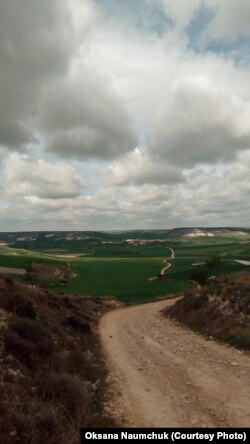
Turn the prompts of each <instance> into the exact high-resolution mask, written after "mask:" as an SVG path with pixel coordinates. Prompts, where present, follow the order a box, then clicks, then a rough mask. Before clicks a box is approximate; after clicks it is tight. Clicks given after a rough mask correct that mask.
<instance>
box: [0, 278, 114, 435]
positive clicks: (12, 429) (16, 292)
mask: <svg viewBox="0 0 250 444" xmlns="http://www.w3.org/2000/svg"><path fill="white" fill-rule="evenodd" d="M116 305H117V302H116V301H115V300H114V299H107V298H91V297H79V296H74V295H64V294H63V293H61V294H58V293H53V292H51V291H49V290H46V289H39V288H35V289H34V288H30V287H28V286H27V285H24V284H21V283H16V282H12V281H11V279H10V278H0V362H1V367H0V442H1V444H14V443H19V442H23V443H27V444H29V443H30V444H31V443H32V444H33V443H42V442H44V440H46V442H47V444H52V443H53V444H55V443H60V444H66V443H67V444H68V443H70V444H75V443H78V442H79V428H80V427H81V426H82V427H87V426H93V427H98V426H100V427H101V426H102V427H105V426H106V425H109V426H110V425H112V424H113V425H115V423H114V421H113V419H112V418H109V417H108V416H107V414H106V413H105V411H104V408H103V397H104V390H105V381H106V376H107V375H106V370H105V366H104V362H103V359H102V352H101V348H100V343H99V339H98V334H97V331H96V325H97V321H98V319H99V317H100V316H101V315H102V313H104V312H105V311H107V310H109V309H111V308H112V307H115V306H116Z"/></svg>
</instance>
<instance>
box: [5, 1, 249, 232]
mask: <svg viewBox="0 0 250 444" xmlns="http://www.w3.org/2000/svg"><path fill="white" fill-rule="evenodd" d="M249 23H250V2H249V0H237V1H236V0H220V1H218V0H43V1H41V0H0V231H8V230H11V231H18V230H20V231H22V230H87V229H99V230H100V229H131V228H171V227H176V226H249V201H250V199H249V195H250V186H249V170H250V75H249V74H250V73H249V67H250V51H249V50H250V27H249Z"/></svg>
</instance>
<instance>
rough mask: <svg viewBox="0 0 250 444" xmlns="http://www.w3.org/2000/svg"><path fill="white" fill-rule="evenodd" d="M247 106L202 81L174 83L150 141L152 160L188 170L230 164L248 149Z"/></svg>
mask: <svg viewBox="0 0 250 444" xmlns="http://www.w3.org/2000/svg"><path fill="white" fill-rule="evenodd" d="M249 112H250V102H249V101H247V100H246V101H244V100H242V99H241V98H240V97H239V96H237V95H236V94H233V93H231V92H228V91H226V90H225V91H224V90H223V88H220V87H217V85H212V83H211V81H209V80H208V79H206V77H194V78H190V79H184V80H183V79H181V80H179V81H177V82H176V83H175V84H174V86H173V87H172V89H170V94H169V99H168V102H167V107H165V108H164V107H163V111H162V114H161V117H160V118H159V121H158V122H157V124H156V128H155V131H154V134H153V137H152V138H151V141H150V147H151V150H152V151H153V152H154V154H155V156H159V157H161V158H165V159H168V160H169V161H171V162H174V163H175V164H178V165H182V166H189V167H190V166H192V165H194V164H196V163H213V162H217V161H219V160H220V161H221V160H224V161H228V160H232V159H233V158H234V157H236V156H237V154H238V152H239V151H240V150H243V149H248V148H249V147H250V124H249V121H248V119H247V116H248V115H249Z"/></svg>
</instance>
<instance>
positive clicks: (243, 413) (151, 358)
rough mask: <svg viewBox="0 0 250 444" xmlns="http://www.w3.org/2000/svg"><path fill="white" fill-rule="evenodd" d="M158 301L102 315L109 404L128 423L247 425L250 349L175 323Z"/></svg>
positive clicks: (206, 425) (133, 424) (248, 417)
mask: <svg viewBox="0 0 250 444" xmlns="http://www.w3.org/2000/svg"><path fill="white" fill-rule="evenodd" d="M172 303H173V300H172V301H160V302H155V303H151V304H145V305H140V306H133V307H129V308H123V309H118V310H115V311H112V312H109V313H107V314H106V315H105V316H103V318H102V319H101V321H100V327H99V331H100V335H101V339H102V343H103V346H104V351H105V355H106V359H107V363H108V366H109V370H110V376H109V381H110V393H109V396H111V398H110V399H109V401H108V403H107V406H106V408H107V410H108V411H109V412H110V411H111V412H112V413H113V414H114V415H115V416H117V417H118V419H120V420H121V422H122V423H123V424H124V425H125V426H128V427H133V426H134V427H135V426H138V427H147V426H148V427H180V426H182V427H188V426H193V427H196V426H197V427H249V426H250V356H249V355H248V354H245V353H243V352H241V351H238V350H236V349H233V348H231V347H229V346H226V345H221V344H218V343H216V342H215V341H210V340H206V339H205V338H203V337H201V336H199V335H197V334H195V333H193V332H191V331H190V330H187V329H185V328H183V327H180V326H179V325H178V324H176V323H175V322H174V321H171V320H169V319H168V318H166V317H164V316H163V315H162V313H161V310H162V309H163V308H164V307H165V306H166V305H170V304H172Z"/></svg>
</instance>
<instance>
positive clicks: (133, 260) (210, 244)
mask: <svg viewBox="0 0 250 444" xmlns="http://www.w3.org/2000/svg"><path fill="white" fill-rule="evenodd" d="M170 249H172V251H173V252H174V257H173V258H171V254H170ZM164 260H165V263H164ZM32 262H33V263H36V262H38V263H41V264H48V265H51V266H52V265H53V268H55V270H56V268H58V269H60V268H62V267H64V266H65V264H68V267H69V268H70V270H71V278H67V276H66V278H65V279H62V278H61V277H60V279H59V277H58V276H59V275H60V276H61V274H62V273H56V272H55V273H54V275H53V273H49V274H48V276H47V279H46V275H43V276H39V273H36V274H35V273H32V270H30V271H29V273H26V271H24V270H29V269H30V268H32V266H31V264H32ZM166 264H169V266H168V268H167V269H166V271H165V273H164V274H163V275H160V272H161V270H162V269H163V268H164V266H166ZM249 264H250V235H249V232H248V231H247V232H246V233H243V234H239V235H238V237H237V236H236V235H235V231H234V233H233V234H232V235H229V234H228V233H227V235H225V236H224V237H223V236H222V234H221V233H220V236H215V235H214V236H213V237H209V238H207V237H202V236H201V237H199V238H198V239H197V237H186V236H184V237H183V234H180V233H179V237H178V236H177V234H176V233H174V236H173V233H171V231H167V230H165V231H164V232H159V231H157V232H156V231H149V232H140V233H139V232H136V233H133V232H122V233H93V232H89V233H79V232H78V233H76V232H74V233H26V234H25V235H24V234H20V233H17V234H13V233H12V234H8V233H6V234H4V233H2V234H1V235H0V273H1V274H5V275H10V276H11V278H12V279H15V280H26V281H27V283H30V285H39V286H43V287H44V286H46V285H47V286H48V287H50V288H52V289H55V290H57V291H61V292H65V293H75V294H82V295H93V296H105V295H110V296H115V297H116V298H118V299H119V300H121V301H124V302H128V303H136V302H143V301H147V300H152V299H155V298H157V297H161V296H165V295H171V294H176V293H179V292H182V291H184V290H185V289H187V288H189V287H190V286H191V285H192V282H191V281H192V280H194V275H195V273H194V271H195V272H196V275H197V271H198V274H199V273H201V274H202V273H203V274H204V273H205V274H206V275H207V278H209V276H212V275H217V274H220V273H226V274H227V273H230V272H234V271H241V270H242V271H243V270H249ZM72 276H73V277H72Z"/></svg>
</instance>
